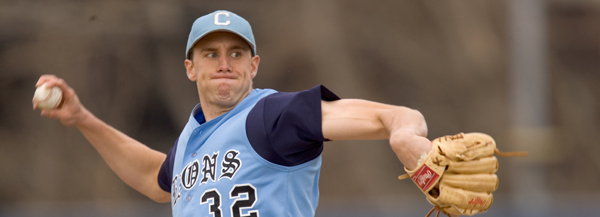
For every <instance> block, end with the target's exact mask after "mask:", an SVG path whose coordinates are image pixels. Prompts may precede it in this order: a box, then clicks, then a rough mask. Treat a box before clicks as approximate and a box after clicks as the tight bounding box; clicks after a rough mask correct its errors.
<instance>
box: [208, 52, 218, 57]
mask: <svg viewBox="0 0 600 217" xmlns="http://www.w3.org/2000/svg"><path fill="white" fill-rule="evenodd" d="M206 57H208V58H215V57H217V54H216V53H208V54H206Z"/></svg>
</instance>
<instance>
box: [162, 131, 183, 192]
mask: <svg viewBox="0 0 600 217" xmlns="http://www.w3.org/2000/svg"><path fill="white" fill-rule="evenodd" d="M178 141H179V138H177V140H176V141H175V145H173V147H171V149H170V150H169V153H167V158H166V159H165V161H164V162H163V164H162V166H161V167H160V171H158V185H159V186H160V188H162V189H163V190H164V191H166V192H171V182H172V180H173V164H174V162H175V153H176V152H177V142H178Z"/></svg>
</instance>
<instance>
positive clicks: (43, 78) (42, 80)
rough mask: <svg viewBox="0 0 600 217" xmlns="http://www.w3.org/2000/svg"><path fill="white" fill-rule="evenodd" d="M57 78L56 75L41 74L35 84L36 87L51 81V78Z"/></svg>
mask: <svg viewBox="0 0 600 217" xmlns="http://www.w3.org/2000/svg"><path fill="white" fill-rule="evenodd" d="M56 79H58V78H57V77H56V75H42V76H40V78H39V79H38V81H37V83H36V84H35V86H36V87H39V86H40V85H42V84H44V83H46V82H49V81H52V80H56Z"/></svg>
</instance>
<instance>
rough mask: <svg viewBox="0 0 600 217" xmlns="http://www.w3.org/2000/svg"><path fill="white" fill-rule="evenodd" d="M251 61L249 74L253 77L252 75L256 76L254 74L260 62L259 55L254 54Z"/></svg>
mask: <svg viewBox="0 0 600 217" xmlns="http://www.w3.org/2000/svg"><path fill="white" fill-rule="evenodd" d="M251 61H252V62H250V66H251V67H252V71H251V72H250V76H251V78H253V79H254V77H256V74H257V73H258V64H259V63H260V57H259V56H258V55H254V56H253V57H252V60H251Z"/></svg>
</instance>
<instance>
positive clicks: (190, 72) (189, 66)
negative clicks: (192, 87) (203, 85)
mask: <svg viewBox="0 0 600 217" xmlns="http://www.w3.org/2000/svg"><path fill="white" fill-rule="evenodd" d="M184 64H185V70H186V74H187V77H188V79H190V81H196V79H197V78H196V73H194V63H193V62H192V60H190V59H186V60H185V62H184Z"/></svg>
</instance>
